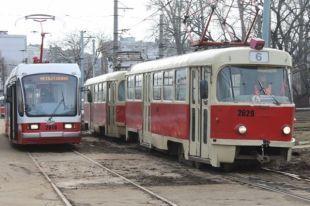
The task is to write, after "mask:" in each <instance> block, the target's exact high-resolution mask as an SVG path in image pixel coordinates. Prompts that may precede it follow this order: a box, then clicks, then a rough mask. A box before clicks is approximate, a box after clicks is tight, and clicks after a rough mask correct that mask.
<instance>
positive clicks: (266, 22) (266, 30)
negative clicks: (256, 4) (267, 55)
mask: <svg viewBox="0 0 310 206" xmlns="http://www.w3.org/2000/svg"><path fill="white" fill-rule="evenodd" d="M263 39H264V40H265V47H270V0H264V11H263Z"/></svg>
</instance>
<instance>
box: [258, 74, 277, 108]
mask: <svg viewBox="0 0 310 206" xmlns="http://www.w3.org/2000/svg"><path fill="white" fill-rule="evenodd" d="M257 81H258V85H259V87H260V90H259V93H260V92H261V91H263V93H264V95H267V94H266V91H265V88H264V87H263V85H262V83H261V82H260V81H259V80H257ZM269 96H271V98H272V100H273V103H274V104H276V105H280V104H281V103H280V102H279V101H278V100H277V99H276V97H275V96H274V95H269Z"/></svg>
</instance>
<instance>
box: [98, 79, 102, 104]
mask: <svg viewBox="0 0 310 206" xmlns="http://www.w3.org/2000/svg"><path fill="white" fill-rule="evenodd" d="M98 91H99V94H98V102H102V83H99V89H98Z"/></svg>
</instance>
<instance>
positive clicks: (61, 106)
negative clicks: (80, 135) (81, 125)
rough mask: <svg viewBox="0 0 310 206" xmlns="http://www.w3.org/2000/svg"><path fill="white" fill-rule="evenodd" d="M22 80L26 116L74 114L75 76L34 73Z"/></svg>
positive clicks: (75, 103)
mask: <svg viewBox="0 0 310 206" xmlns="http://www.w3.org/2000/svg"><path fill="white" fill-rule="evenodd" d="M22 80H23V87H24V96H25V111H26V114H27V116H51V115H52V116H75V115H76V113H77V78H76V77H74V76H71V75H66V74H35V75H29V76H26V77H24V78H23V79H22Z"/></svg>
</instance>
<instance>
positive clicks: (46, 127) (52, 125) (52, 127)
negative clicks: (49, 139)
mask: <svg viewBox="0 0 310 206" xmlns="http://www.w3.org/2000/svg"><path fill="white" fill-rule="evenodd" d="M45 129H46V130H57V126H56V125H55V124H47V125H45Z"/></svg>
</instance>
